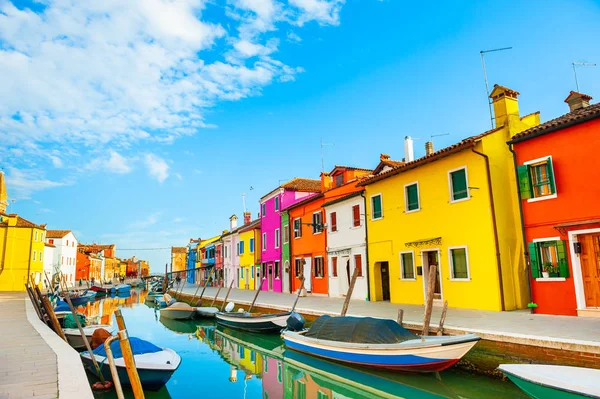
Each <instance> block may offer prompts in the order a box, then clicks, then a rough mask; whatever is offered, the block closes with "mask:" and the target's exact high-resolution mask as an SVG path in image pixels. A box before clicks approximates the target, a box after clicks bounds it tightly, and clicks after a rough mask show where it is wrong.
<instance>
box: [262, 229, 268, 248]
mask: <svg viewBox="0 0 600 399" xmlns="http://www.w3.org/2000/svg"><path fill="white" fill-rule="evenodd" d="M262 250H263V251H266V250H267V233H263V236H262Z"/></svg>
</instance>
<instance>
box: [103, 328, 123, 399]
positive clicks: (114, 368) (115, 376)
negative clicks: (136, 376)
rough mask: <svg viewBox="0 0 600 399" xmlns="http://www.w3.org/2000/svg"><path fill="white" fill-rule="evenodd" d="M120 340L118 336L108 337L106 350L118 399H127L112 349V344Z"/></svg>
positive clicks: (105, 342) (105, 344)
mask: <svg viewBox="0 0 600 399" xmlns="http://www.w3.org/2000/svg"><path fill="white" fill-rule="evenodd" d="M117 339H119V336H118V335H113V336H112V337H108V338H107V339H106V341H104V350H105V351H106V358H107V359H108V366H109V367H110V373H111V374H112V377H113V384H114V385H115V391H117V398H118V399H125V395H123V388H122V387H121V380H120V379H119V372H118V371H117V366H115V358H114V357H113V353H112V350H111V348H110V344H112V343H113V341H116V340H117Z"/></svg>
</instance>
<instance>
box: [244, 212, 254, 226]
mask: <svg viewBox="0 0 600 399" xmlns="http://www.w3.org/2000/svg"><path fill="white" fill-rule="evenodd" d="M251 221H252V213H250V212H244V226H245V225H247V224H249V223H250V222H251Z"/></svg>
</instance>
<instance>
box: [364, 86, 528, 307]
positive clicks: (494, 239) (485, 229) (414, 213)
mask: <svg viewBox="0 0 600 399" xmlns="http://www.w3.org/2000/svg"><path fill="white" fill-rule="evenodd" d="M518 95H519V93H517V92H516V91H514V90H511V89H508V88H506V87H503V86H498V85H496V86H494V89H493V91H492V93H491V95H490V97H491V98H492V101H493V108H494V115H495V121H496V126H497V127H496V128H495V129H492V130H490V131H487V132H484V133H481V134H478V135H475V136H471V137H468V138H466V139H464V140H462V141H460V142H458V143H456V144H454V145H452V146H450V147H447V148H443V149H441V150H439V151H434V150H433V143H431V142H427V143H426V145H425V148H426V151H425V156H423V157H421V158H418V159H414V160H413V159H412V153H413V152H412V146H410V145H406V146H405V147H409V150H408V151H407V154H406V163H405V164H402V165H400V166H396V167H392V168H388V170H387V171H384V170H382V171H381V172H379V173H378V174H376V175H374V176H373V177H371V178H369V179H366V180H364V181H362V182H360V183H359V184H358V185H359V186H363V187H365V197H366V200H367V202H366V214H367V236H368V258H369V277H370V278H369V280H370V299H371V300H373V301H382V300H390V301H391V302H394V303H409V304H419V305H420V304H423V303H424V301H425V298H426V296H427V280H428V271H429V267H430V266H431V265H436V266H437V267H436V276H435V287H434V293H433V297H434V302H435V303H443V302H444V301H445V300H447V301H448V304H449V306H450V307H457V308H473V309H483V310H492V311H501V310H512V309H519V308H524V307H526V306H527V302H528V299H529V295H528V291H527V279H526V274H525V273H526V272H525V262H524V258H523V253H524V251H525V248H524V244H523V239H522V234H521V231H520V228H519V226H520V212H519V203H518V196H517V192H516V179H515V167H514V163H513V160H512V156H511V153H510V152H509V149H508V147H507V146H506V142H507V141H508V140H510V139H511V138H512V137H513V136H514V135H515V134H517V133H520V132H522V131H524V130H526V129H529V128H531V127H533V126H536V125H538V124H539V114H538V113H534V114H531V115H527V116H524V117H521V116H520V114H519V106H518V100H517V97H518Z"/></svg>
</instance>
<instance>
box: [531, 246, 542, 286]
mask: <svg viewBox="0 0 600 399" xmlns="http://www.w3.org/2000/svg"><path fill="white" fill-rule="evenodd" d="M529 265H530V267H531V277H533V278H539V277H540V265H539V263H538V256H537V244H536V243H535V242H530V243H529Z"/></svg>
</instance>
